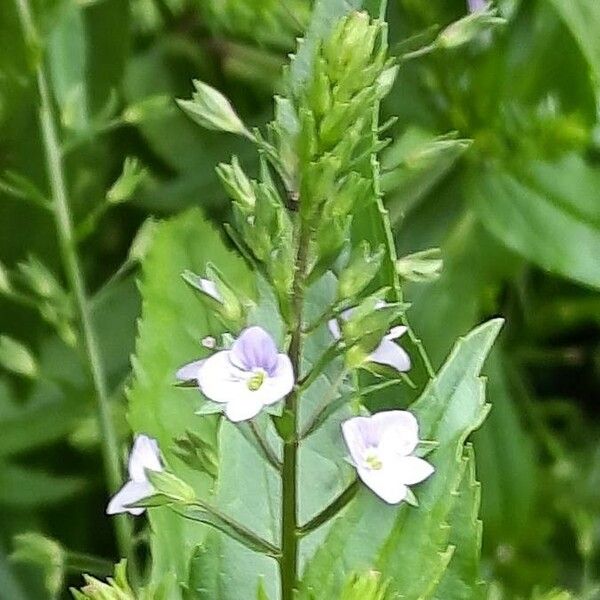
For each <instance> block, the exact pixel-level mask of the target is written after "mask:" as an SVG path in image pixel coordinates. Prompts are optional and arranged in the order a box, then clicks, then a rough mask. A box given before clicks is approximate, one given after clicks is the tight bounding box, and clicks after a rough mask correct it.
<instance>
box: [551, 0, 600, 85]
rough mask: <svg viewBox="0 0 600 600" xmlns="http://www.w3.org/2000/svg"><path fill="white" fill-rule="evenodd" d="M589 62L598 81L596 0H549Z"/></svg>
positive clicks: (599, 14)
mask: <svg viewBox="0 0 600 600" xmlns="http://www.w3.org/2000/svg"><path fill="white" fill-rule="evenodd" d="M550 4H552V6H554V8H555V10H556V11H557V12H558V14H559V15H560V17H561V18H562V19H563V21H564V22H565V24H566V25H567V27H568V28H569V30H570V31H571V33H572V34H573V37H574V38H575V40H576V41H577V43H578V44H579V47H580V48H581V51H582V53H583V55H584V56H585V58H586V59H587V61H588V62H589V64H590V68H591V70H592V72H593V74H594V77H595V80H596V83H598V81H600V38H599V37H598V30H599V29H600V5H599V4H598V2H596V0H577V2H561V0H550Z"/></svg>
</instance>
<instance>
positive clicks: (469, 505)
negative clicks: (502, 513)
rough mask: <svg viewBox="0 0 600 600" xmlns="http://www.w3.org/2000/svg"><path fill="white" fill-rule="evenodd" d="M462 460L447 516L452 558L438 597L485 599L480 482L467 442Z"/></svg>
mask: <svg viewBox="0 0 600 600" xmlns="http://www.w3.org/2000/svg"><path fill="white" fill-rule="evenodd" d="M463 461H466V463H467V464H466V468H465V471H464V475H463V478H462V480H461V482H460V486H459V488H458V491H457V494H456V498H455V501H454V507H453V509H452V512H451V513H450V517H449V519H448V526H449V527H450V544H451V545H452V546H453V547H454V552H453V554H452V559H451V560H450V564H449V565H448V568H447V569H446V572H445V573H444V575H443V577H442V580H441V582H440V584H439V586H438V587H437V589H436V591H435V595H434V598H435V599H436V600H446V599H447V598H452V599H453V600H483V598H484V592H485V586H484V584H483V583H482V581H481V573H480V568H479V561H480V558H481V530H482V523H481V521H480V520H479V519H478V514H479V504H480V502H479V501H480V495H481V486H480V484H479V483H478V482H477V480H476V479H475V455H474V453H473V448H472V447H471V446H467V447H466V450H465V455H464V457H463Z"/></svg>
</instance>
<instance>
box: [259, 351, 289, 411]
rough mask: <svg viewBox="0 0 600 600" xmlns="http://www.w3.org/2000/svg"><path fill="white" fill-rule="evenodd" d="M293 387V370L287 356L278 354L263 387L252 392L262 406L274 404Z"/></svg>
mask: <svg viewBox="0 0 600 600" xmlns="http://www.w3.org/2000/svg"><path fill="white" fill-rule="evenodd" d="M293 387H294V369H293V367H292V361H291V360H290V358H289V356H288V355H287V354H279V356H278V357H277V367H276V368H275V370H274V372H273V375H272V376H270V377H266V378H265V381H264V383H263V385H262V386H261V387H260V388H259V389H258V390H256V391H255V392H253V393H254V394H256V395H257V396H258V397H260V399H261V401H262V403H263V404H264V405H268V404H274V403H275V402H278V401H279V400H281V399H282V398H283V397H284V396H287V394H289V393H290V392H291V391H292V388H293Z"/></svg>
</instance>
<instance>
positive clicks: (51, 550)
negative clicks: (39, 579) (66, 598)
mask: <svg viewBox="0 0 600 600" xmlns="http://www.w3.org/2000/svg"><path fill="white" fill-rule="evenodd" d="M11 559H12V560H14V561H16V562H26V563H33V564H36V565H38V566H39V567H41V568H42V569H43V570H44V584H45V586H46V590H47V591H48V593H49V594H50V597H51V598H57V597H58V594H59V593H60V591H61V590H62V587H63V583H64V578H65V553H64V549H63V547H62V546H61V545H60V544H59V543H58V542H56V541H55V540H53V539H50V538H48V537H46V536H43V535H41V534H39V533H35V532H28V533H21V534H19V535H17V536H15V550H14V552H13V553H12V555H11Z"/></svg>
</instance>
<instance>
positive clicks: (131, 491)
mask: <svg viewBox="0 0 600 600" xmlns="http://www.w3.org/2000/svg"><path fill="white" fill-rule="evenodd" d="M153 493H154V490H153V488H152V486H151V485H150V483H149V482H148V481H128V482H127V483H126V484H125V485H124V486H123V487H122V488H121V489H120V490H119V491H118V492H117V493H116V494H115V495H114V496H113V497H112V498H111V499H110V502H109V503H108V506H107V507H106V514H107V515H115V514H118V513H124V512H128V513H130V514H132V515H136V516H137V515H141V514H142V513H143V512H144V511H145V510H146V509H145V508H127V505H128V504H133V503H134V502H138V500H142V499H144V498H148V497H149V496H152V494H153Z"/></svg>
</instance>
